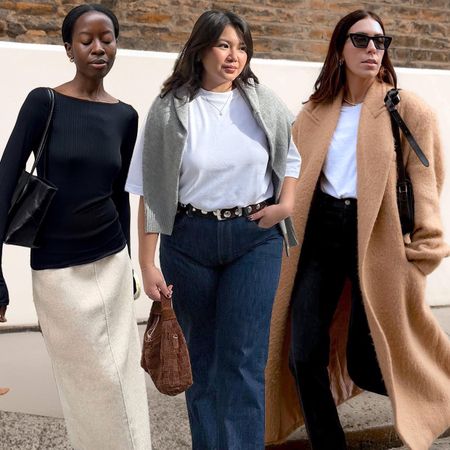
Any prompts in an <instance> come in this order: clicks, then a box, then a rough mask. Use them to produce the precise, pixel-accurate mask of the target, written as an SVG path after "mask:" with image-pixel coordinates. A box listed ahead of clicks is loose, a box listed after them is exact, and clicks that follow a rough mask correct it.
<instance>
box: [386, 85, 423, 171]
mask: <svg viewBox="0 0 450 450" xmlns="http://www.w3.org/2000/svg"><path fill="white" fill-rule="evenodd" d="M399 102H400V95H399V94H398V89H391V90H390V91H389V92H388V93H387V94H386V97H385V98H384V104H385V105H386V108H387V109H388V111H389V113H390V114H391V123H392V131H393V134H394V139H395V141H396V144H395V150H396V152H397V154H398V149H400V152H401V145H400V133H399V130H398V127H400V128H401V129H402V131H403V134H404V135H405V137H406V139H407V140H408V142H409V145H410V146H411V148H412V149H413V150H414V152H415V154H416V155H417V157H418V158H419V160H420V162H421V163H422V164H423V165H424V166H425V167H428V166H429V165H430V163H429V161H428V159H427V157H426V156H425V154H424V153H423V151H422V149H421V148H420V146H419V144H418V143H417V141H416V140H415V139H414V136H413V135H412V134H411V131H409V128H408V127H407V126H406V123H405V122H404V121H403V119H402V118H401V116H400V114H399V113H398V111H397V108H396V106H397V105H398V103H399ZM394 125H395V126H394ZM395 129H396V130H397V136H396V132H395ZM397 139H398V143H397ZM397 162H398V158H397ZM402 166H403V162H402Z"/></svg>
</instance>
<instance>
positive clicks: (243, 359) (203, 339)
mask: <svg viewBox="0 0 450 450" xmlns="http://www.w3.org/2000/svg"><path fill="white" fill-rule="evenodd" d="M282 246H283V244H282V236H281V233H280V231H279V229H278V226H275V227H272V228H270V229H263V228H260V227H259V226H258V224H257V223H255V222H251V221H250V220H248V219H247V218H245V217H240V218H235V219H231V220H224V221H217V220H216V219H211V218H202V217H195V216H194V217H189V216H187V215H186V214H184V213H180V214H178V215H177V217H176V220H175V225H174V230H173V233H172V235H171V236H165V235H162V236H161V247H160V260H161V268H162V271H163V274H164V277H165V279H166V282H167V283H168V284H173V286H174V287H173V304H174V309H175V311H176V314H177V318H178V320H179V322H180V325H181V327H182V329H183V332H184V333H185V336H186V340H187V343H188V347H189V352H190V357H191V364H192V369H193V378H194V384H193V386H192V387H191V388H190V389H189V390H188V391H187V392H186V401H187V407H188V413H189V421H190V427H191V434H192V447H193V449H194V450H261V449H263V448H264V425H265V424H264V422H265V420H264V406H265V402H264V391H265V389H264V369H265V365H266V362H267V353H268V340H269V328H270V318H271V313H272V305H273V300H274V296H275V292H276V289H277V285H278V281H279V275H280V268H281V257H282Z"/></svg>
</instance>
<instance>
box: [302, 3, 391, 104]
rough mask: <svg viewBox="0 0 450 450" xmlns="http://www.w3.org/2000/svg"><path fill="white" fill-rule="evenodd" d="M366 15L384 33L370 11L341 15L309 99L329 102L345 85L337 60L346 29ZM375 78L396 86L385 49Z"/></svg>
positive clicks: (340, 53)
mask: <svg viewBox="0 0 450 450" xmlns="http://www.w3.org/2000/svg"><path fill="white" fill-rule="evenodd" d="M368 17H369V18H371V19H373V20H375V21H377V22H378V23H379V24H380V26H381V28H382V30H383V33H385V30H384V25H383V22H382V20H381V18H380V17H379V16H378V15H377V14H375V13H374V12H372V11H366V10H364V9H358V10H356V11H353V12H351V13H350V14H347V15H346V16H345V17H343V18H342V19H341V20H340V21H339V22H338V23H337V25H336V27H335V29H334V31H333V34H332V36H331V40H330V45H329V46H328V52H327V56H326V58H325V61H324V63H323V66H322V70H321V71H320V74H319V77H318V78H317V80H316V82H315V83H314V93H313V94H312V95H311V97H310V98H309V99H310V100H312V101H314V102H317V103H320V102H331V101H333V100H334V98H335V97H336V96H337V95H338V93H339V91H340V90H341V89H342V88H343V87H344V86H345V82H346V77H345V69H344V67H343V66H342V65H340V63H339V60H340V58H341V55H342V51H343V49H344V45H345V41H346V40H347V35H348V30H349V29H350V28H351V27H352V26H353V25H354V24H355V23H356V22H358V21H360V20H362V19H366V18H368ZM377 79H378V80H379V81H385V82H387V83H390V84H392V85H394V86H397V75H396V73H395V70H394V66H393V65H392V63H391V60H390V58H389V54H388V51H387V50H385V51H384V55H383V59H382V61H381V67H380V70H379V72H378V74H377Z"/></svg>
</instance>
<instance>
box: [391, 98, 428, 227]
mask: <svg viewBox="0 0 450 450" xmlns="http://www.w3.org/2000/svg"><path fill="white" fill-rule="evenodd" d="M399 102H400V95H399V93H398V89H391V90H390V91H389V92H388V93H387V94H386V97H385V98H384V103H385V105H386V108H387V109H388V111H389V113H390V115H391V126H392V134H393V135H394V146H395V153H396V157H397V207H398V213H399V216H400V223H401V226H402V233H403V234H408V233H412V232H413V231H414V191H413V185H412V183H411V180H410V178H409V176H408V174H407V173H406V169H405V165H404V164H403V151H402V145H401V141H400V129H399V128H401V130H402V132H403V134H404V135H405V137H406V139H407V140H408V142H409V144H410V145H411V148H412V149H413V150H414V152H415V154H416V155H417V157H418V158H419V160H420V162H421V163H422V164H423V165H424V166H425V167H428V166H429V165H430V163H429V162H428V159H427V157H426V156H425V155H424V153H423V151H422V149H421V148H420V147H419V144H418V143H417V142H416V140H415V139H414V136H413V135H412V134H411V132H410V131H409V129H408V127H407V126H406V124H405V122H404V121H403V119H402V118H401V116H400V114H399V113H398V111H397V109H396V106H397V105H398V103H399Z"/></svg>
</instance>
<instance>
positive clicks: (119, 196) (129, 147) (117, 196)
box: [112, 109, 138, 254]
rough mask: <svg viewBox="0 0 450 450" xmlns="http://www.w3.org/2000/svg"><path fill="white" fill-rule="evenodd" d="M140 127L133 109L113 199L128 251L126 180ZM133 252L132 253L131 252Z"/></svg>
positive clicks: (128, 215)
mask: <svg viewBox="0 0 450 450" xmlns="http://www.w3.org/2000/svg"><path fill="white" fill-rule="evenodd" d="M137 127H138V115H137V112H136V111H135V110H134V109H133V113H132V117H131V119H130V121H129V122H128V125H127V127H126V129H125V133H124V138H123V140H122V145H121V150H120V151H121V156H122V167H121V169H120V172H119V175H118V177H117V179H116V181H115V183H114V190H113V196H112V198H113V201H114V203H115V205H116V208H117V212H118V214H119V220H120V225H121V227H122V231H123V234H124V236H125V239H126V241H127V245H128V253H130V200H129V195H128V192H126V191H125V181H126V178H127V174H128V170H129V167H130V161H131V157H132V154H133V148H134V144H135V142H136V135H137ZM130 254H131V253H130Z"/></svg>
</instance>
